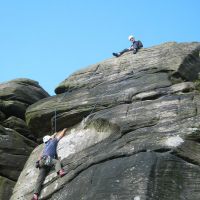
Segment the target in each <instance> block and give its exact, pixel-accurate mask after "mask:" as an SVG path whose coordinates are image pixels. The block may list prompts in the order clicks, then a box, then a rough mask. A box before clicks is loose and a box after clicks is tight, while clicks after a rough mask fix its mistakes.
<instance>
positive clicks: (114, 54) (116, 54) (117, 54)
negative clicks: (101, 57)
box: [112, 53, 120, 57]
mask: <svg viewBox="0 0 200 200" xmlns="http://www.w3.org/2000/svg"><path fill="white" fill-rule="evenodd" d="M112 55H113V56H115V57H119V56H120V53H113V54H112Z"/></svg>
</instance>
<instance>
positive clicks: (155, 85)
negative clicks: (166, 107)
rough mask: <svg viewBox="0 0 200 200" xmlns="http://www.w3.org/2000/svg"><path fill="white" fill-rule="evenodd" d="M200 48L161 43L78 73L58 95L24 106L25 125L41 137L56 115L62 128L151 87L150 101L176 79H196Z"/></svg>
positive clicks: (176, 80) (199, 69) (49, 127)
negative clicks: (27, 106)
mask: <svg viewBox="0 0 200 200" xmlns="http://www.w3.org/2000/svg"><path fill="white" fill-rule="evenodd" d="M199 48H200V47H199V43H165V44H162V45H159V46H155V47H152V48H148V49H141V50H140V51H139V52H138V53H137V54H136V55H134V56H133V54H132V53H131V52H130V53H127V54H125V55H124V56H121V57H119V58H112V59H108V60H105V61H103V62H101V63H98V64H96V65H92V66H90V67H88V68H86V69H83V70H81V71H78V72H76V73H74V74H73V75H71V76H70V77H69V78H68V79H66V80H65V81H63V82H62V83H61V84H60V85H59V86H58V87H57V88H56V90H55V91H56V92H57V93H59V94H58V95H56V96H54V97H49V98H46V99H43V100H40V101H38V102H37V103H35V104H33V105H31V106H30V107H29V108H28V109H27V111H26V121H27V124H28V126H29V127H30V128H31V130H32V131H33V132H37V134H38V135H37V136H38V137H42V136H43V135H45V134H47V133H48V132H50V131H51V129H52V123H53V122H55V118H56V125H57V126H56V127H57V128H58V129H62V128H63V127H65V126H72V125H75V124H77V123H78V122H80V121H82V119H83V118H85V117H86V116H88V115H89V114H91V113H94V112H96V111H98V110H104V109H105V110H106V109H108V108H111V107H115V106H117V105H121V104H122V105H123V104H131V103H132V102H134V101H135V99H137V98H138V97H139V96H140V95H141V94H144V93H147V92H149V91H151V92H152V91H153V92H157V93H158V94H156V95H153V97H150V96H152V95H150V96H149V100H151V99H152V100H153V99H154V98H157V97H159V96H162V94H160V93H159V92H161V93H162V92H163V93H164V92H165V88H168V87H170V86H172V85H173V84H175V83H182V82H185V81H189V82H191V81H193V80H196V79H197V78H198V73H199V71H200V64H199ZM184 87H185V86H184ZM161 90H162V91H161ZM171 90H173V87H171ZM139 98H140V97H139ZM55 113H56V114H55Z"/></svg>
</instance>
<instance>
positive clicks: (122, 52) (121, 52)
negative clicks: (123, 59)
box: [119, 49, 131, 55]
mask: <svg viewBox="0 0 200 200" xmlns="http://www.w3.org/2000/svg"><path fill="white" fill-rule="evenodd" d="M128 51H131V50H129V49H124V50H123V51H120V52H119V53H120V55H122V54H124V53H126V52H128Z"/></svg>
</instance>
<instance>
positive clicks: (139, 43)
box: [131, 40, 143, 49]
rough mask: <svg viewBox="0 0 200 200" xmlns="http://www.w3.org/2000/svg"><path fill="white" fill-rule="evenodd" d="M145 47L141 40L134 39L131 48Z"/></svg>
mask: <svg viewBox="0 0 200 200" xmlns="http://www.w3.org/2000/svg"><path fill="white" fill-rule="evenodd" d="M142 47H143V44H142V42H141V41H140V40H138V41H133V44H132V45H131V49H140V48H142Z"/></svg>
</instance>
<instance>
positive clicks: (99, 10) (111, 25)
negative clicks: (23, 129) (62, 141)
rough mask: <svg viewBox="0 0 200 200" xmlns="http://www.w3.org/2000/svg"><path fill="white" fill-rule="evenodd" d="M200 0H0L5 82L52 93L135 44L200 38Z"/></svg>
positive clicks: (0, 69)
mask: <svg viewBox="0 0 200 200" xmlns="http://www.w3.org/2000/svg"><path fill="white" fill-rule="evenodd" d="M199 10H200V1H199V0H123V1H120V0H84V1H83V0H28V1H27V0H0V83H3V82H7V81H10V80H12V79H16V78H29V79H32V80H35V81H38V82H39V84H40V85H41V86H42V87H43V88H44V89H45V90H46V91H47V92H48V93H49V94H50V95H55V93H54V89H55V88H56V87H57V86H58V85H59V83H61V82H62V81H63V80H65V79H66V78H67V77H69V76H70V75H71V74H72V73H73V72H75V71H77V70H80V69H83V68H85V67H87V66H89V65H92V64H95V63H98V62H101V61H103V60H105V59H108V58H111V57H112V52H118V51H120V50H122V49H124V48H127V47H129V46H130V42H129V41H128V36H129V35H134V37H135V39H136V40H141V41H142V42H143V45H144V47H145V48H148V47H151V46H154V45H158V44H161V43H164V42H170V41H175V42H193V41H198V42H200V20H199V19H200V15H199Z"/></svg>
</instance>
